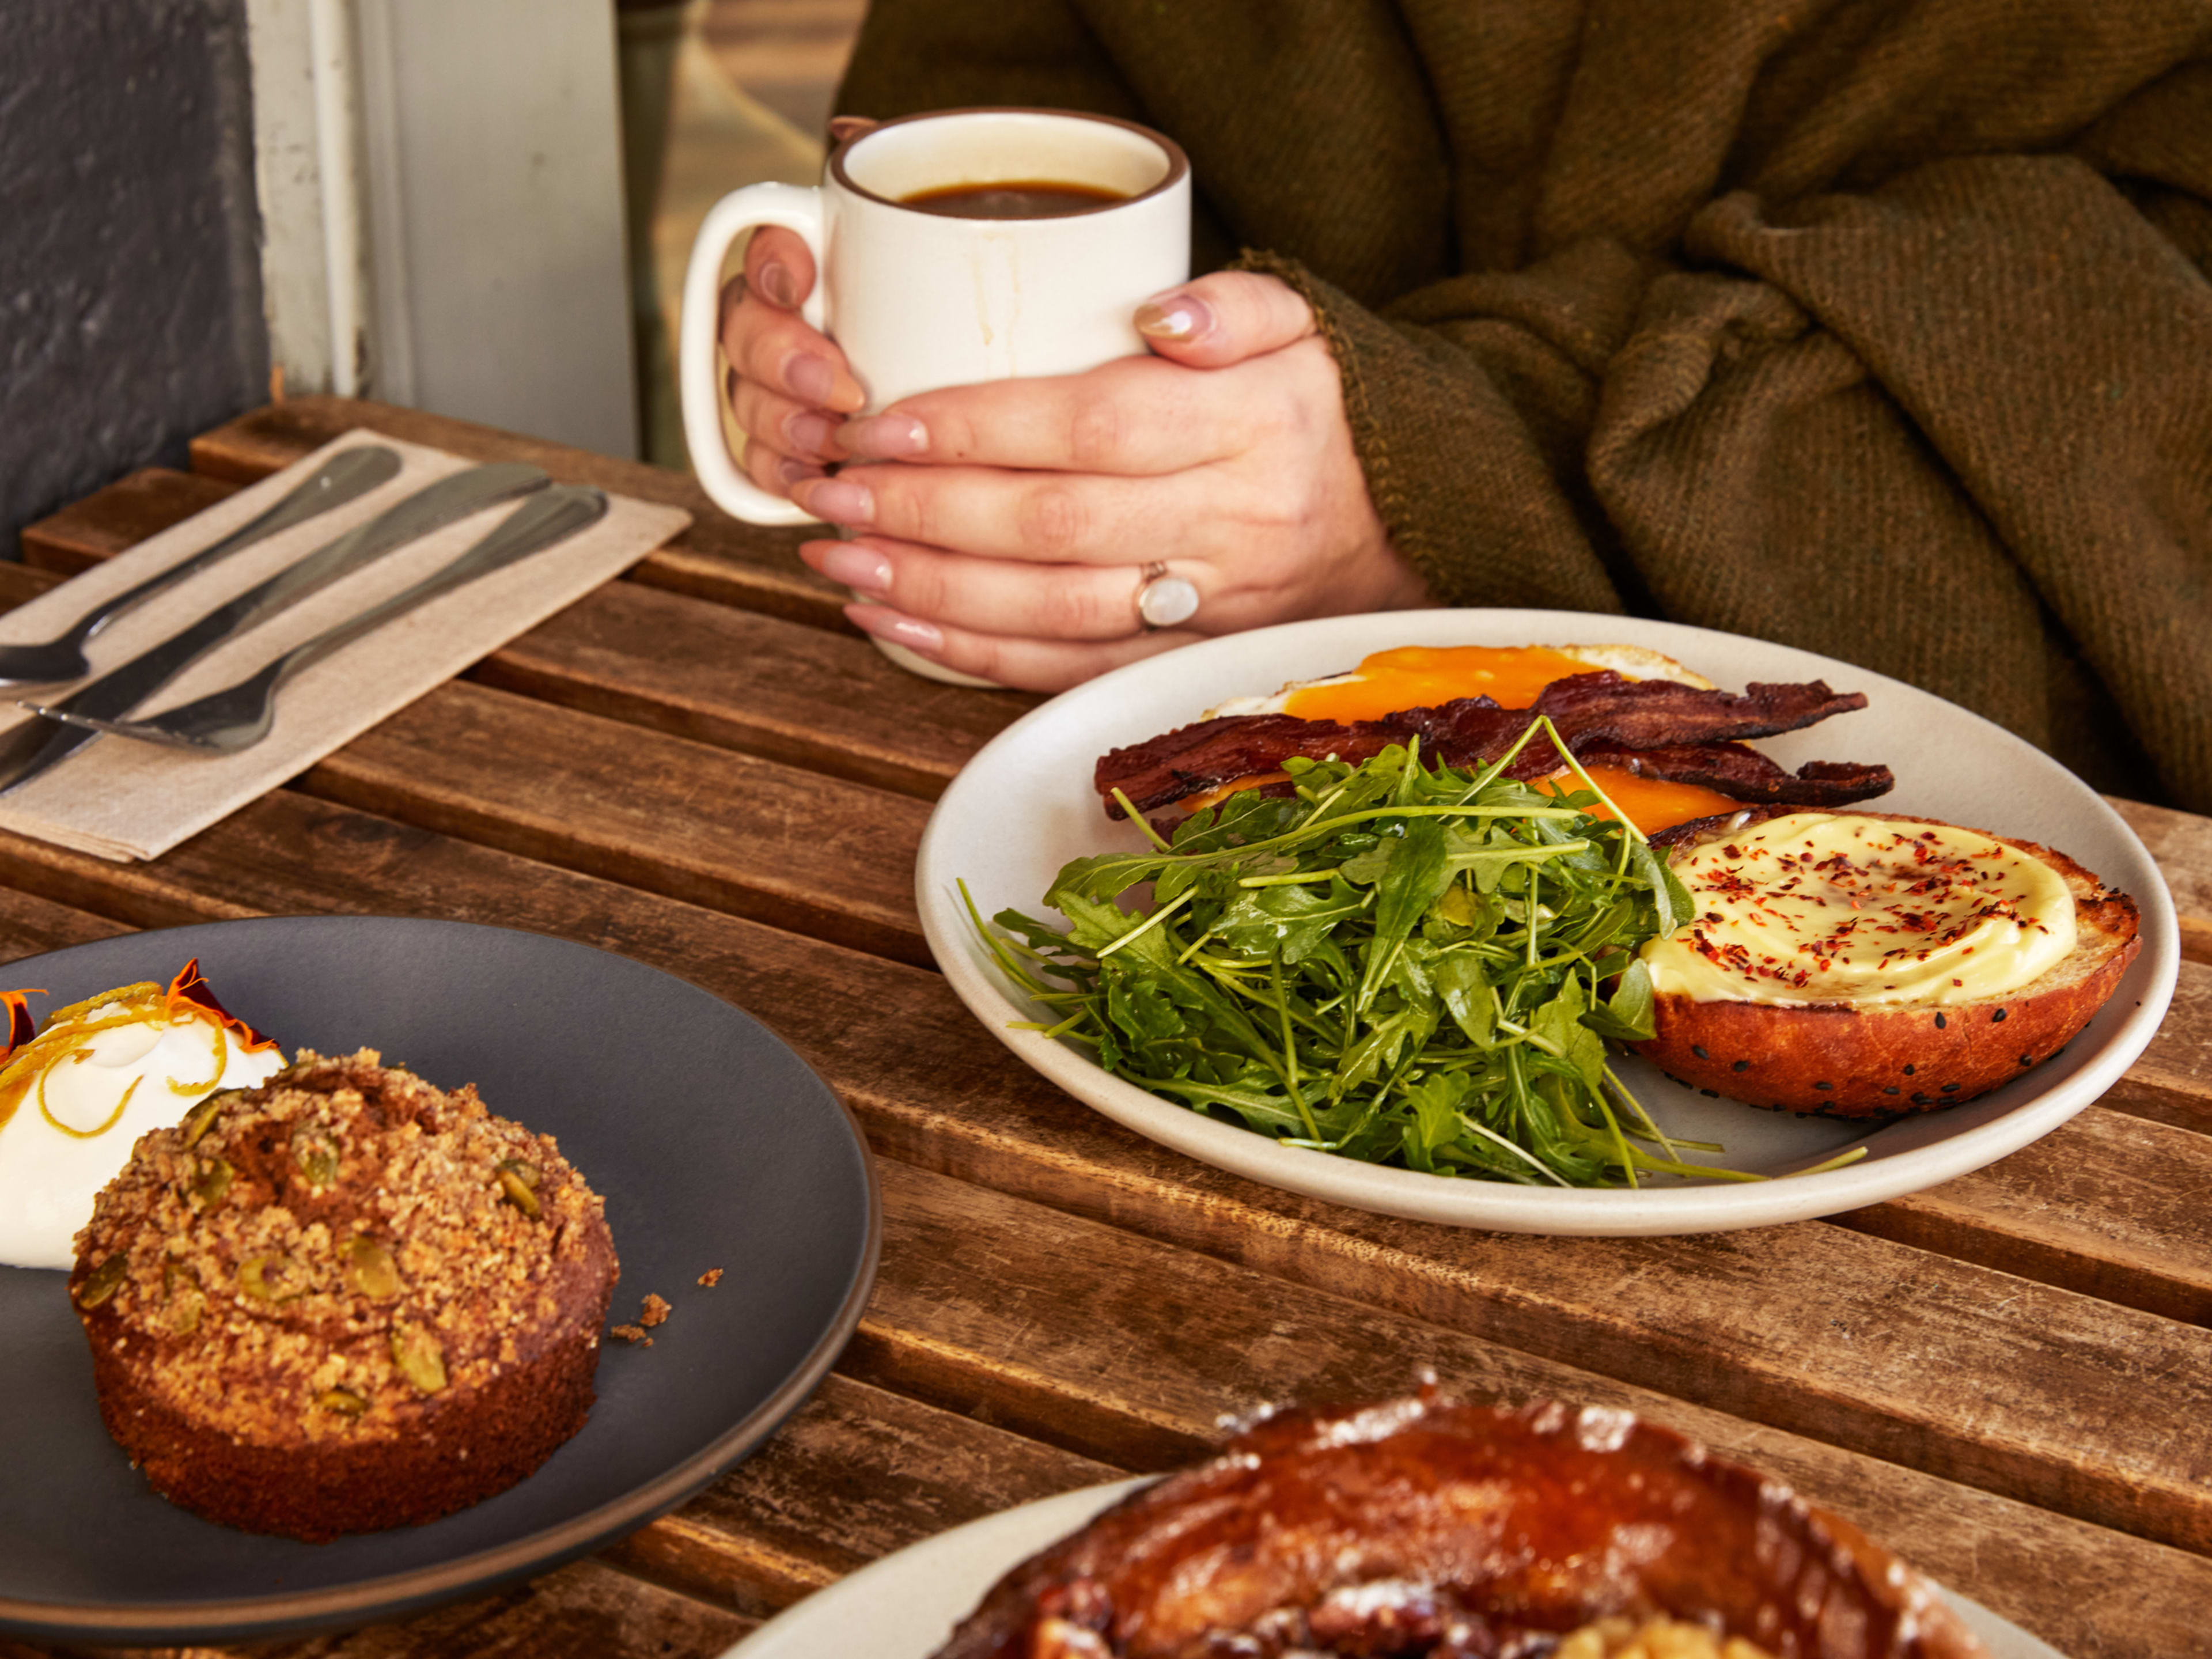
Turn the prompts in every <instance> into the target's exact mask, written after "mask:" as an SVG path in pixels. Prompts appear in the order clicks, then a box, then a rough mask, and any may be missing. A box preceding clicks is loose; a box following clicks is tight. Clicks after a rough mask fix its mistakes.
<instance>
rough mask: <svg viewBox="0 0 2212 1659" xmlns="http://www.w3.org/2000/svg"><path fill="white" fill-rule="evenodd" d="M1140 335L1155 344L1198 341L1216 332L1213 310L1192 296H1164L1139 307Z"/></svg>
mask: <svg viewBox="0 0 2212 1659" xmlns="http://www.w3.org/2000/svg"><path fill="white" fill-rule="evenodd" d="M1137 332H1138V333H1139V334H1142V335H1144V336H1145V337H1147V338H1148V339H1154V340H1197V339H1202V338H1204V337H1206V335H1208V334H1211V333H1212V332H1213V307H1211V306H1209V305H1207V304H1206V301H1203V300H1200V299H1198V298H1196V297H1194V296H1193V295H1188V294H1163V295H1160V297H1159V298H1158V299H1157V300H1147V301H1145V303H1144V304H1142V305H1140V306H1139V307H1137Z"/></svg>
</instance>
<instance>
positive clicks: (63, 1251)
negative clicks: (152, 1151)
mask: <svg viewBox="0 0 2212 1659" xmlns="http://www.w3.org/2000/svg"><path fill="white" fill-rule="evenodd" d="M118 1008H119V1005H106V1006H102V1007H100V1008H95V1009H94V1010H92V1011H91V1012H90V1013H89V1014H88V1016H87V1018H86V1023H88V1024H90V1023H93V1022H94V1021H97V1020H98V1019H100V1018H102V1017H104V1016H105V1015H106V1014H108V1013H110V1012H116V1011H117V1010H118ZM219 1040H221V1043H222V1052H223V1055H224V1059H223V1064H222V1074H221V1076H219V1077H218V1076H216V1048H217V1044H218V1041H219ZM283 1064H284V1060H283V1055H282V1054H279V1053H278V1052H277V1051H276V1049H274V1048H264V1049H263V1050H261V1051H260V1052H259V1053H258V1054H257V1053H248V1052H247V1051H246V1048H245V1046H244V1044H243V1043H241V1042H238V1041H236V1040H235V1039H234V1037H231V1038H226V1037H225V1036H224V1034H223V1033H222V1030H221V1029H220V1028H219V1027H218V1026H217V1025H216V1023H215V1022H214V1021H213V1020H211V1019H200V1018H190V1017H186V1018H179V1019H176V1020H174V1021H171V1020H169V1019H167V1018H164V1017H163V1016H162V1015H161V1014H159V1013H154V1014H149V1015H148V1016H147V1017H146V1018H142V1019H137V1020H132V1021H131V1022H130V1023H128V1024H120V1025H113V1026H110V1027H109V1028H108V1029H107V1030H104V1031H93V1032H89V1033H88V1034H87V1036H85V1039H84V1041H83V1042H82V1044H81V1045H79V1046H78V1047H77V1048H76V1049H74V1050H73V1051H71V1052H70V1054H66V1055H64V1057H63V1058H62V1059H61V1060H58V1061H57V1062H56V1063H55V1064H54V1065H53V1066H51V1067H50V1068H48V1070H47V1072H46V1077H45V1079H44V1085H45V1087H44V1093H43V1098H42V1097H41V1095H40V1091H38V1090H37V1089H35V1088H34V1089H33V1091H32V1092H31V1093H30V1094H29V1095H27V1097H25V1098H24V1099H23V1101H22V1102H21V1104H20V1105H18V1106H17V1108H16V1109H15V1112H14V1114H13V1115H11V1116H9V1119H8V1120H7V1121H6V1122H5V1123H0V1263H4V1264H5V1265H7V1266H9V1267H59V1268H63V1269H67V1268H69V1267H71V1266H73V1265H74V1264H75V1262H76V1245H75V1243H74V1240H75V1238H76V1233H77V1230H78V1229H79V1228H81V1227H82V1226H83V1225H85V1224H86V1223H87V1222H88V1221H90V1220H91V1219H92V1204H93V1200H94V1198H96V1197H97V1196H98V1195H99V1193H100V1188H102V1187H105V1186H106V1184H107V1183H108V1182H110V1181H111V1180H112V1179H113V1178H114V1176H115V1174H116V1172H117V1171H118V1170H120V1169H122V1167H123V1166H124V1164H125V1163H127V1162H128V1161H129V1159H130V1157H131V1147H132V1146H134V1145H136V1144H137V1139H138V1137H139V1136H140V1135H142V1134H144V1133H146V1132H147V1131H148V1130H149V1129H166V1128H167V1127H169V1126H170V1125H171V1124H173V1123H175V1122H176V1121H178V1120H179V1118H181V1117H183V1116H184V1115H185V1113H186V1112H188V1111H190V1110H191V1109H192V1107H193V1106H194V1105H196V1104H197V1103H199V1102H200V1101H203V1100H204V1099H206V1098H207V1097H208V1096H210V1095H211V1094H213V1093H214V1092H215V1091H216V1090H217V1089H239V1088H250V1087H252V1085H255V1084H258V1083H262V1082H265V1081H266V1080H267V1079H269V1078H270V1077H271V1076H273V1075H275V1073H276V1072H277V1071H278V1070H280V1069H281V1068H282V1067H283ZM173 1082H174V1083H179V1084H197V1085H201V1086H199V1087H198V1088H196V1089H191V1090H189V1091H185V1090H179V1089H177V1088H173V1087H172V1086H171V1085H172V1083H173ZM118 1106H119V1107H120V1108H121V1110H120V1111H119V1112H118ZM103 1126H105V1127H103Z"/></svg>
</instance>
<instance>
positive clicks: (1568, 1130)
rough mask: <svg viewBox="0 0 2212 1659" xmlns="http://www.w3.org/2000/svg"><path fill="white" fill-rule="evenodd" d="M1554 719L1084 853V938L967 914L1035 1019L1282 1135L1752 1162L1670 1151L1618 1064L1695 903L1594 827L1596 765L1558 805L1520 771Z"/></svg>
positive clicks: (1522, 1163)
mask: <svg viewBox="0 0 2212 1659" xmlns="http://www.w3.org/2000/svg"><path fill="white" fill-rule="evenodd" d="M1548 724H1549V722H1548V721H1545V720H1541V719H1540V720H1538V721H1536V722H1535V723H1534V725H1532V726H1530V727H1529V729H1528V732H1525V733H1524V734H1523V735H1522V738H1521V739H1520V742H1519V743H1516V744H1515V745H1514V748H1513V750H1510V751H1508V753H1507V754H1506V755H1505V756H1504V757H1503V758H1501V759H1499V760H1498V761H1496V762H1494V763H1491V764H1490V765H1489V766H1487V767H1486V769H1483V770H1481V771H1480V772H1474V773H1468V772H1464V771H1459V770H1455V769H1452V768H1450V767H1448V766H1443V765H1437V766H1434V767H1431V766H1430V765H1428V764H1427V763H1425V762H1424V761H1423V759H1422V757H1421V756H1420V754H1419V745H1418V744H1414V745H1413V746H1411V747H1403V748H1401V747H1395V746H1394V747H1392V748H1389V749H1386V750H1383V752H1382V753H1381V754H1380V755H1377V756H1376V757H1374V758H1373V759H1371V760H1368V761H1365V762H1364V763H1360V764H1358V765H1351V764H1347V763H1342V762H1336V761H1322V762H1316V761H1310V760H1303V759H1297V760H1291V761H1290V762H1289V763H1287V764H1286V766H1285V770H1287V771H1288V772H1289V774H1290V775H1291V780H1292V781H1293V783H1294V785H1295V787H1296V791H1297V793H1296V795H1295V797H1294V798H1283V797H1271V796H1268V795H1266V794H1263V793H1260V792H1258V791H1255V790H1247V791H1244V792H1243V793H1238V794H1234V795H1231V796H1230V797H1229V798H1227V799H1225V800H1224V801H1222V802H1221V803H1219V804H1218V805H1214V806H1211V807H1208V808H1206V809H1203V810H1201V811H1198V812H1195V813H1193V814H1192V815H1191V817H1189V819H1188V821H1186V822H1185V823H1182V824H1180V825H1178V826H1176V831H1175V836H1174V840H1173V842H1171V843H1170V842H1167V841H1164V840H1163V839H1161V837H1160V836H1159V835H1158V833H1157V832H1155V831H1153V830H1152V829H1150V828H1149V827H1147V828H1146V835H1147V836H1148V837H1149V838H1150V840H1151V841H1152V847H1151V848H1149V849H1148V850H1146V851H1144V852H1138V853H1109V854H1099V855H1097V856H1096V857H1091V858H1082V859H1078V860H1074V861H1073V863H1071V864H1069V865H1068V866H1066V868H1065V869H1063V870H1062V871H1061V872H1060V875H1059V878H1057V879H1056V880H1055V881H1054V883H1053V884H1052V887H1051V888H1050V890H1048V891H1047V892H1046V894H1045V895H1044V902H1045V903H1046V904H1048V905H1049V906H1051V907H1052V908H1054V909H1055V910H1057V911H1058V912H1059V913H1060V915H1061V916H1062V917H1063V918H1065V919H1066V924H1067V926H1066V930H1065V931H1062V930H1061V929H1060V928H1058V927H1054V926H1052V925H1050V924H1048V922H1045V921H1040V920H1038V919H1036V918H1033V917H1030V916H1027V915H1023V914H1021V913H1020V912H1018V911H1016V910H1012V909H1008V910H1005V911H1001V912H1000V914H999V915H998V916H997V917H996V918H994V921H995V922H996V924H997V926H996V927H995V928H993V927H987V926H986V925H985V924H984V922H983V921H982V918H981V916H980V915H977V914H976V911H975V902H974V900H973V899H972V898H970V899H969V915H970V917H971V919H972V920H973V921H975V926H976V927H977V929H978V930H979V931H980V932H981V933H982V934H983V936H984V938H985V939H986V940H987V942H988V943H989V945H990V947H991V949H992V951H994V954H995V955H996V957H997V958H998V961H999V963H1000V966H1001V967H1002V968H1003V969H1005V971H1006V973H1007V974H1008V975H1010V976H1012V979H1013V980H1014V981H1015V982H1016V984H1018V986H1019V987H1021V988H1022V989H1023V990H1024V991H1025V992H1026V993H1027V994H1029V996H1030V998H1032V999H1033V1000H1035V1001H1036V1003H1037V1004H1039V1005H1041V1006H1042V1007H1043V1008H1044V1009H1045V1010H1047V1011H1048V1012H1049V1014H1050V1015H1051V1018H1049V1019H1048V1020H1040V1021H1037V1022H1035V1023H1031V1024H1026V1025H1024V1027H1023V1028H1022V1029H1026V1030H1041V1031H1043V1032H1045V1033H1046V1034H1047V1035H1048V1036H1054V1037H1066V1038H1073V1040H1075V1041H1076V1042H1080V1043H1082V1044H1084V1045H1085V1046H1086V1047H1087V1048H1090V1049H1091V1050H1092V1051H1093V1052H1094V1053H1095V1054H1096V1057H1097V1061H1098V1063H1099V1065H1101V1066H1103V1067H1105V1069H1106V1070H1107V1071H1109V1072H1110V1073H1113V1074H1114V1075H1115V1076H1116V1077H1120V1078H1122V1079H1126V1080H1127V1081H1128V1082H1130V1083H1133V1084H1135V1085H1138V1086H1139V1088H1143V1089H1147V1090H1150V1091H1152V1093H1154V1094H1157V1095H1159V1096H1162V1097H1166V1098H1168V1099H1171V1100H1176V1101H1180V1102H1181V1103H1183V1104H1185V1105H1187V1106H1188V1107H1190V1108H1191V1109H1194V1110H1196V1111H1200V1112H1203V1113H1206V1114H1208V1115H1213V1116H1218V1117H1228V1118H1231V1119H1232V1120H1236V1121H1242V1122H1243V1125H1244V1126H1245V1127H1248V1128H1249V1129H1252V1130H1255V1131H1256V1132H1258V1133H1261V1134H1266V1135H1270V1136H1273V1137H1275V1138H1276V1139H1279V1140H1280V1141H1282V1142H1284V1143H1285V1144H1286V1145H1290V1146H1304V1147H1310V1148H1313V1149H1315V1150H1317V1151H1321V1152H1333V1153H1336V1154H1338V1155H1340V1156H1342V1157H1346V1158H1361V1159H1364V1160H1366V1161H1368V1162H1370V1163H1377V1164H1396V1165H1400V1166H1401V1167H1405V1168H1408V1169H1413V1170H1422V1171H1425V1172H1427V1173H1430V1174H1433V1175H1440V1176H1466V1177H1471V1178H1474V1179H1480V1180H1489V1181H1512V1182H1528V1183H1538V1184H1558V1185H1561V1186H1575V1187H1608V1186H1635V1185H1637V1184H1638V1177H1639V1176H1642V1175H1645V1174H1650V1173H1658V1172H1664V1173H1666V1174H1670V1175H1684V1176H1705V1177H1708V1178H1713V1179H1721V1180H1746V1179H1753V1178H1755V1177H1752V1176H1746V1175H1743V1174H1742V1173H1741V1172H1739V1171H1736V1170H1724V1169H1717V1168H1711V1167H1708V1166H1705V1165H1702V1164H1694V1163H1692V1162H1689V1161H1687V1160H1686V1158H1685V1156H1684V1153H1685V1151H1686V1150H1688V1151H1696V1152H1715V1151H1718V1150H1720V1149H1719V1148H1718V1147H1717V1146H1713V1145H1712V1144H1711V1143H1709V1142H1689V1141H1683V1140H1680V1139H1669V1138H1668V1136H1667V1135H1665V1134H1664V1133H1662V1132H1661V1130H1660V1128H1659V1127H1658V1125H1657V1124H1656V1123H1655V1122H1654V1121H1652V1120H1651V1118H1650V1115H1648V1114H1647V1113H1646V1112H1645V1111H1644V1109H1643V1108H1642V1107H1641V1106H1640V1105H1638V1103H1637V1102H1636V1100H1635V1099H1634V1097H1632V1096H1631V1095H1630V1093H1629V1092H1628V1091H1627V1090H1626V1089H1625V1088H1623V1087H1622V1086H1621V1084H1620V1079H1618V1078H1617V1077H1616V1076H1615V1075H1614V1073H1613V1068H1612V1066H1610V1065H1609V1064H1608V1062H1607V1048H1606V1041H1605V1040H1606V1039H1607V1038H1608V1037H1612V1038H1620V1039H1635V1038H1642V1037H1649V1036H1650V1035H1651V1032H1652V993H1651V981H1650V975H1649V974H1648V973H1647V972H1646V971H1645V969H1644V965H1643V963H1641V962H1639V961H1638V960H1637V951H1638V949H1639V948H1640V947H1641V946H1642V945H1643V944H1644V941H1646V940H1647V939H1652V938H1654V937H1656V936H1658V935H1660V934H1662V933H1671V932H1673V931H1674V928H1675V927H1677V926H1679V925H1680V923H1682V922H1684V921H1687V920H1689V918H1690V915H1691V908H1690V901H1689V896H1688V895H1687V894H1686V892H1685V891H1684V890H1683V888H1682V885H1681V884H1680V881H1678V880H1677V879H1676V878H1675V877H1674V875H1673V873H1672V872H1669V871H1668V868H1667V866H1666V861H1665V860H1664V859H1663V858H1662V857H1661V856H1659V855H1658V854H1655V853H1654V852H1653V851H1652V849H1651V848H1650V845H1649V844H1648V843H1647V842H1645V840H1644V836H1642V835H1641V834H1640V833H1639V832H1638V831H1637V830H1636V829H1633V828H1632V827H1631V826H1629V825H1628V824H1627V823H1626V822H1625V821H1624V820H1622V819H1620V817H1619V815H1617V814H1616V815H1615V816H1614V817H1613V818H1610V819H1607V818H1599V817H1592V816H1590V809H1595V808H1596V807H1598V806H1599V805H1601V804H1606V805H1609V803H1605V801H1604V796H1603V793H1602V792H1601V791H1600V790H1599V789H1598V787H1597V786H1596V785H1595V783H1593V782H1592V781H1590V780H1589V776H1588V775H1587V774H1586V773H1583V771H1582V769H1581V768H1580V767H1579V766H1575V767H1574V770H1575V772H1576V774H1577V780H1578V781H1579V784H1580V786H1581V787H1579V788H1578V789H1577V790H1576V791H1574V792H1573V793H1565V794H1564V795H1560V794H1552V793H1542V792H1540V791H1538V790H1535V789H1532V788H1530V787H1528V786H1527V785H1524V784H1522V783H1518V782H1516V781H1512V780H1510V779H1508V778H1506V777H1504V776H1503V773H1504V769H1505V768H1506V767H1507V766H1508V765H1510V763H1511V762H1512V760H1513V758H1514V756H1515V755H1516V754H1517V752H1518V751H1519V750H1520V748H1521V746H1522V744H1526V743H1528V741H1529V739H1530V738H1533V737H1534V735H1535V734H1536V732H1539V731H1541V730H1543V729H1544V728H1545V727H1546V726H1548ZM1565 747H1566V746H1565V744H1564V743H1561V744H1559V749H1560V750H1561V752H1562V753H1565ZM1570 765H1573V763H1572V762H1570ZM1121 805H1122V806H1123V809H1124V810H1125V811H1128V812H1129V816H1130V817H1132V818H1133V819H1134V820H1135V821H1136V822H1137V823H1139V825H1142V824H1143V823H1144V819H1143V818H1142V817H1141V816H1140V815H1139V814H1138V813H1137V812H1136V811H1133V809H1131V808H1130V806H1129V803H1128V802H1127V800H1126V799H1124V800H1123V801H1122V802H1121ZM964 892H965V889H964V887H963V894H964Z"/></svg>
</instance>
